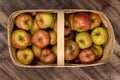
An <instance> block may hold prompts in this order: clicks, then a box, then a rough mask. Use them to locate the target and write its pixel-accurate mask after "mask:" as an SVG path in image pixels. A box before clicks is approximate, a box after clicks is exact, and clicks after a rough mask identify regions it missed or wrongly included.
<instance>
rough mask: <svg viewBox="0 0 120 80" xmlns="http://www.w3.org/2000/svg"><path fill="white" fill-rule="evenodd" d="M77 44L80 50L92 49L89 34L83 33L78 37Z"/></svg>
mask: <svg viewBox="0 0 120 80" xmlns="http://www.w3.org/2000/svg"><path fill="white" fill-rule="evenodd" d="M76 42H77V44H78V45H79V47H80V49H86V48H89V47H91V45H92V38H91V36H90V34H89V33H88V32H81V33H78V34H77V35H76Z"/></svg>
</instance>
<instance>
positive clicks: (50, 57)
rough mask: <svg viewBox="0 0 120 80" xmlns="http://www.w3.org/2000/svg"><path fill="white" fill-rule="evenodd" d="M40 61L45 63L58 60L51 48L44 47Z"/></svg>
mask: <svg viewBox="0 0 120 80" xmlns="http://www.w3.org/2000/svg"><path fill="white" fill-rule="evenodd" d="M40 61H41V63H43V64H52V63H54V62H55V61H56V55H55V54H54V52H53V51H52V50H51V49H48V48H44V49H43V50H42V53H41V54H40Z"/></svg>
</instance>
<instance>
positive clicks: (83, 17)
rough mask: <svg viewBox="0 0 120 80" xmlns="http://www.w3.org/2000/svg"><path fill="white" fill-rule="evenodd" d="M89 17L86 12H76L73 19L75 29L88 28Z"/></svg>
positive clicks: (83, 29) (89, 23) (85, 29)
mask: <svg viewBox="0 0 120 80" xmlns="http://www.w3.org/2000/svg"><path fill="white" fill-rule="evenodd" d="M90 25H91V19H90V16H89V15H88V14H87V13H77V14H76V15H75V16H74V19H73V27H74V29H75V31H78V32H82V31H87V30H89V29H90Z"/></svg>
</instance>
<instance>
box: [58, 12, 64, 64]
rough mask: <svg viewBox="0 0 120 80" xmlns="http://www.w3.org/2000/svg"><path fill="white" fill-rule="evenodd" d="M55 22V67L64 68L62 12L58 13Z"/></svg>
mask: <svg viewBox="0 0 120 80" xmlns="http://www.w3.org/2000/svg"><path fill="white" fill-rule="evenodd" d="M57 21H58V23H57V46H58V47H57V65H58V66H64V11H59V12H58V18H57Z"/></svg>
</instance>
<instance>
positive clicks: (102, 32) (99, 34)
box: [91, 27, 108, 45]
mask: <svg viewBox="0 0 120 80" xmlns="http://www.w3.org/2000/svg"><path fill="white" fill-rule="evenodd" d="M91 37H92V40H93V43H94V44H97V45H102V44H104V43H106V41H107V39H108V33H107V30H106V28H104V27H97V28H95V29H93V31H92V32H91Z"/></svg>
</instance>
